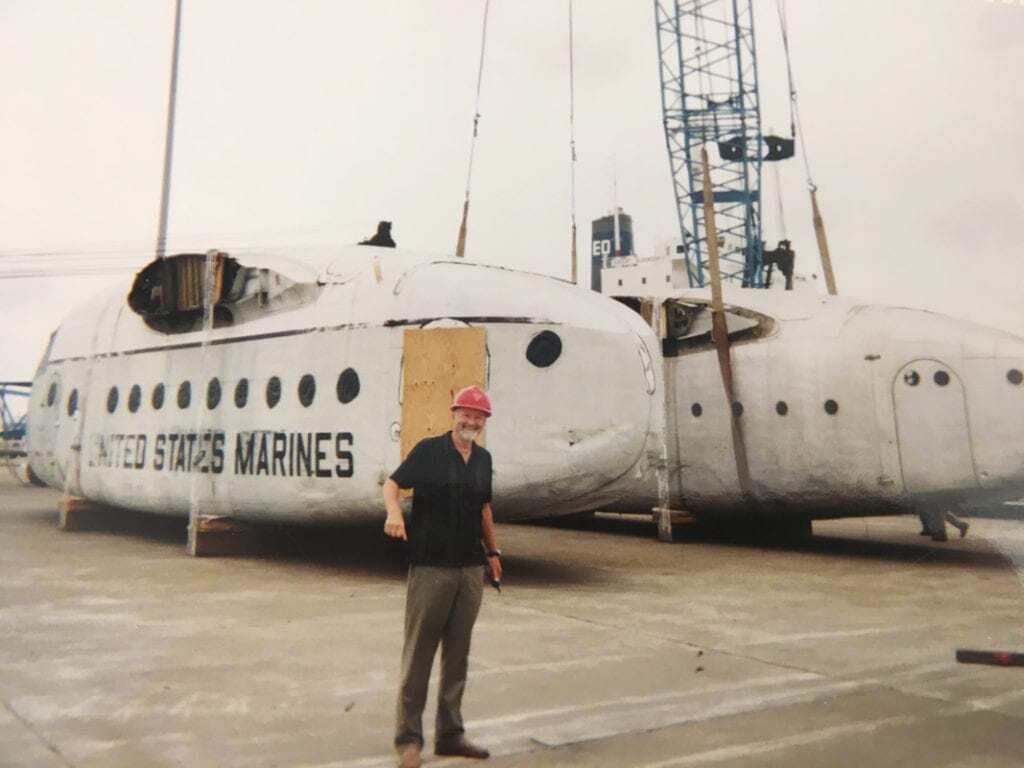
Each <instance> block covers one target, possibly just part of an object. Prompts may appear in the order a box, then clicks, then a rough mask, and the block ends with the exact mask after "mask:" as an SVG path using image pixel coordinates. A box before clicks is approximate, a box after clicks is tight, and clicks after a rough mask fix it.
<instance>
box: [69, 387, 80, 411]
mask: <svg viewBox="0 0 1024 768" xmlns="http://www.w3.org/2000/svg"><path fill="white" fill-rule="evenodd" d="M77 410H78V390H77V389H72V390H71V394H70V395H68V416H74V415H75V412H76V411H77Z"/></svg>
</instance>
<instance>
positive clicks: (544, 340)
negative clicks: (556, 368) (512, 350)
mask: <svg viewBox="0 0 1024 768" xmlns="http://www.w3.org/2000/svg"><path fill="white" fill-rule="evenodd" d="M561 354H562V340H561V339H560V338H559V336H558V334H557V333H554V332H553V331H541V332H540V333H538V334H537V335H536V336H534V337H533V339H531V341H530V344H529V346H528V347H527V348H526V359H527V360H529V361H530V362H531V363H533V364H534V365H535V366H537V367H538V368H547V367H548V366H549V365H552V364H553V363H554V362H555V361H556V360H557V359H558V358H559V357H560V356H561Z"/></svg>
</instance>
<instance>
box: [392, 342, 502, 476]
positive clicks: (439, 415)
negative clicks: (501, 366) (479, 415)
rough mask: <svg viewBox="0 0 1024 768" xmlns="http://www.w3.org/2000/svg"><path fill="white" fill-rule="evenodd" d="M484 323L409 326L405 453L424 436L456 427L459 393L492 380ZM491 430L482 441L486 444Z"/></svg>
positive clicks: (405, 353)
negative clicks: (454, 407) (454, 406)
mask: <svg viewBox="0 0 1024 768" xmlns="http://www.w3.org/2000/svg"><path fill="white" fill-rule="evenodd" d="M486 379H487V331H486V329H484V328H426V329H408V330H406V331H405V339H404V341H403V354H402V458H403V459H404V458H405V457H406V456H407V455H408V454H409V451H411V450H412V447H413V446H414V445H416V443H418V442H419V441H420V440H422V439H423V438H424V437H433V436H435V435H440V434H443V433H444V432H447V431H448V430H449V429H450V428H451V421H452V418H451V411H450V410H449V408H450V407H451V404H452V399H453V397H454V395H455V393H456V392H458V391H459V390H460V389H462V388H463V387H468V386H470V385H473V384H475V385H476V386H478V387H481V388H484V389H486V385H487V381H486ZM485 436H486V433H482V434H481V435H480V437H479V438H478V439H477V442H478V443H480V444H481V445H483V443H484V438H485Z"/></svg>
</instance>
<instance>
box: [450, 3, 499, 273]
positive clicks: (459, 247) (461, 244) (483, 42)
mask: <svg viewBox="0 0 1024 768" xmlns="http://www.w3.org/2000/svg"><path fill="white" fill-rule="evenodd" d="M490 7H491V0H484V25H483V32H482V33H481V36H480V65H479V67H478V69H477V74H476V104H475V105H474V107H473V139H472V140H471V141H470V143H469V171H468V173H467V174H466V199H465V201H464V202H463V203H462V223H461V224H460V225H459V239H458V242H457V244H456V245H455V255H456V256H458V257H459V258H460V259H461V258H464V257H465V255H466V220H467V219H468V218H469V188H470V186H471V184H472V182H473V154H474V152H475V151H476V137H477V134H478V133H479V127H480V87H481V85H482V84H483V80H484V50H485V48H486V47H487V12H488V11H489V10H490Z"/></svg>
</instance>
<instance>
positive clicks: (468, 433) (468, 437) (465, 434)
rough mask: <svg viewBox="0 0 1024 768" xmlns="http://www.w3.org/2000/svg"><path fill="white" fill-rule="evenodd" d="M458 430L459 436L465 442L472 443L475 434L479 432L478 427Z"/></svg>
mask: <svg viewBox="0 0 1024 768" xmlns="http://www.w3.org/2000/svg"><path fill="white" fill-rule="evenodd" d="M458 432H459V438H460V439H462V440H463V441H465V442H467V443H472V442H473V441H474V440H476V436H477V435H479V434H480V430H479V429H460V430H458Z"/></svg>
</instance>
